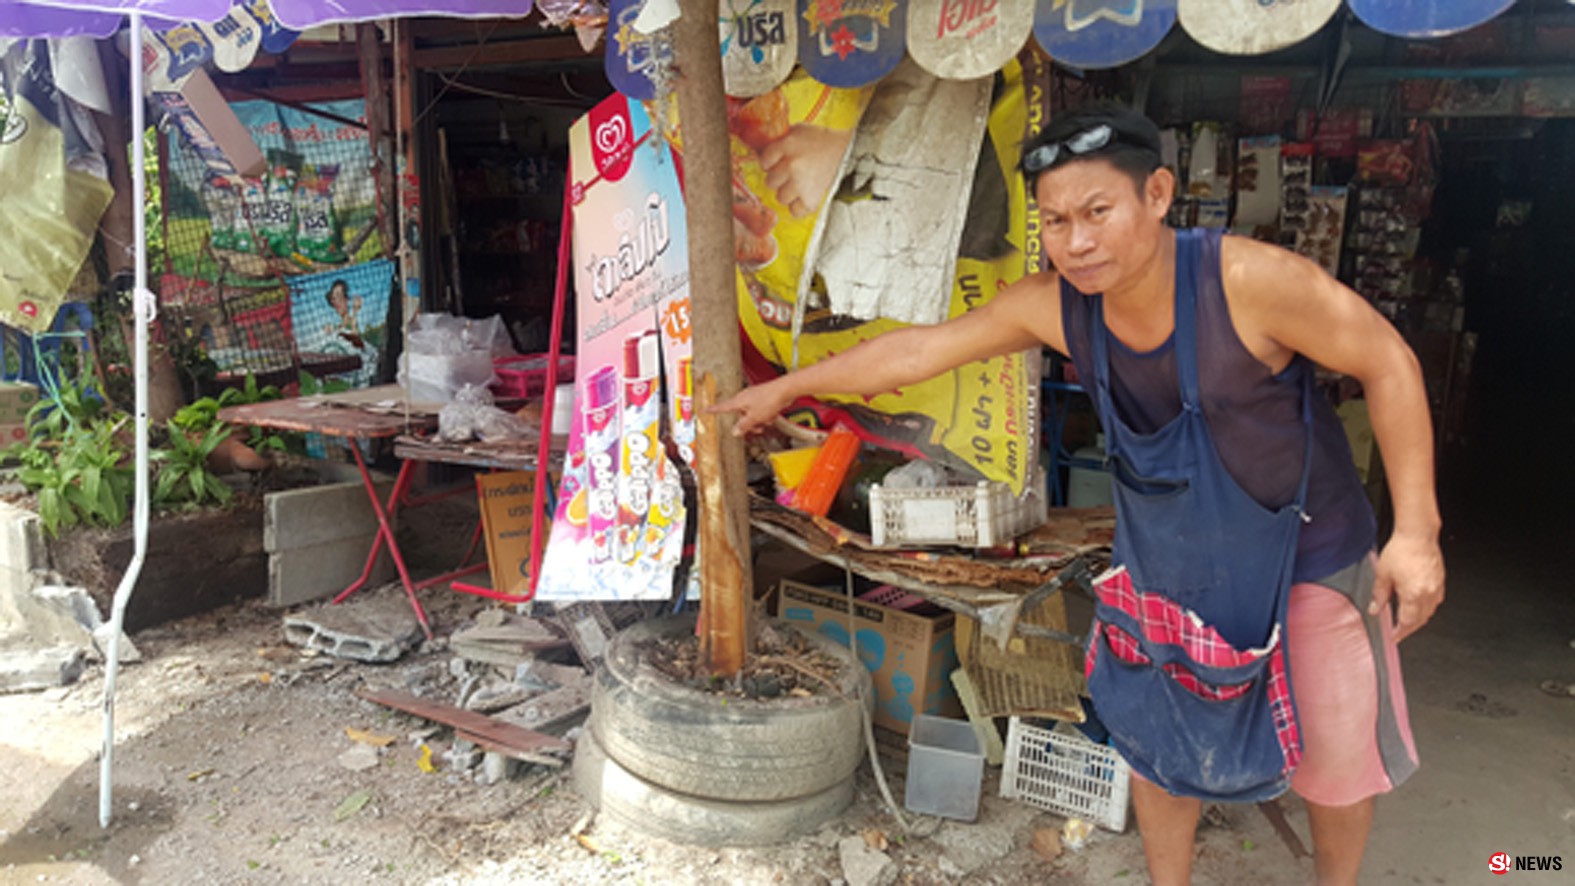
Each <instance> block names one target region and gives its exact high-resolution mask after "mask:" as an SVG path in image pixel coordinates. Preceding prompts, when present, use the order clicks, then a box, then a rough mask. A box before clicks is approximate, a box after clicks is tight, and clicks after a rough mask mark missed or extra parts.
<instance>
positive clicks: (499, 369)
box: [492, 354, 574, 400]
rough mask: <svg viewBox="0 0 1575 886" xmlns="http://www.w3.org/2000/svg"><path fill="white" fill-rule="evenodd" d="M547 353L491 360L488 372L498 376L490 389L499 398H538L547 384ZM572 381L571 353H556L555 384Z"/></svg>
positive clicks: (572, 365) (572, 363)
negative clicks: (490, 369)
mask: <svg viewBox="0 0 1575 886" xmlns="http://www.w3.org/2000/svg"><path fill="white" fill-rule="evenodd" d="M550 357H551V355H550V354H521V355H520V356H517V357H498V358H496V359H494V360H493V361H492V372H493V374H494V375H496V376H497V377H498V380H497V382H495V383H494V384H493V385H492V392H493V393H494V394H496V395H497V396H499V397H514V398H519V399H522V400H523V399H529V398H531V397H540V396H541V394H542V392H543V391H544V390H546V387H547V362H548V360H549V359H550ZM573 381H574V356H573V355H572V354H560V355H558V383H559V384H569V383H572V382H573Z"/></svg>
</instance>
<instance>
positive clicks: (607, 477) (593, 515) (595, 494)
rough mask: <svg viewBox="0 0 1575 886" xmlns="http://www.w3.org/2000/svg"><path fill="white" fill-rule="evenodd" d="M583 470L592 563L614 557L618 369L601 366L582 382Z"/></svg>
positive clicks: (616, 507)
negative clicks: (583, 388) (585, 480)
mask: <svg viewBox="0 0 1575 886" xmlns="http://www.w3.org/2000/svg"><path fill="white" fill-rule="evenodd" d="M584 396H585V467H586V472H587V474H588V475H589V478H590V484H589V487H588V488H589V495H588V496H587V499H586V501H587V504H588V505H589V507H588V510H589V512H590V513H589V515H588V520H587V522H588V523H589V525H590V530H591V562H592V563H605V562H607V561H608V560H611V559H612V558H613V553H614V551H615V543H614V538H615V533H616V531H617V528H618V443H619V439H618V434H619V423H618V369H617V367H615V366H602V367H600V368H599V369H597V370H596V371H595V372H593V373H591V375H590V377H589V378H587V379H586V380H585V394H584Z"/></svg>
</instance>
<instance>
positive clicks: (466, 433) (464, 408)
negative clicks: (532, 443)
mask: <svg viewBox="0 0 1575 886" xmlns="http://www.w3.org/2000/svg"><path fill="white" fill-rule="evenodd" d="M534 430H536V429H535V428H532V427H531V426H530V424H529V423H527V422H525V421H524V420H523V419H521V418H520V417H519V416H517V415H514V414H513V413H511V412H507V411H505V410H502V409H499V408H497V407H496V406H494V405H492V393H491V392H490V391H488V390H487V389H486V388H485V387H480V386H477V385H463V386H461V387H460V388H459V390H458V391H457V392H456V393H455V394H454V400H453V402H451V403H449V404H448V405H447V406H444V407H443V408H442V409H441V410H440V411H439V412H438V432H437V437H438V439H439V440H441V441H443V442H445V443H467V442H469V441H471V440H476V439H480V440H482V441H489V442H490V441H493V440H512V439H519V438H523V437H527V436H529V435H530V434H531V432H532V431H534Z"/></svg>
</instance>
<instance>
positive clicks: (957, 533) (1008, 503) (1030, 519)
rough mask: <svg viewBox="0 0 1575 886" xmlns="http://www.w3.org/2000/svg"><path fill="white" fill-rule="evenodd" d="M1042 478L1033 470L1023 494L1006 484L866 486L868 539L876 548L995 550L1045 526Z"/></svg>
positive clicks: (986, 482)
mask: <svg viewBox="0 0 1575 886" xmlns="http://www.w3.org/2000/svg"><path fill="white" fill-rule="evenodd" d="M1047 515H1048V511H1047V503H1046V501H1045V478H1044V475H1043V474H1042V473H1041V472H1040V471H1038V470H1035V471H1034V472H1033V474H1032V475H1030V477H1029V479H1028V485H1027V487H1026V488H1025V489H1024V490H1023V494H1022V495H1013V494H1012V489H1011V487H1010V486H1007V485H1006V484H1005V483H993V482H989V481H984V480H981V481H979V482H978V483H977V484H975V485H973V486H943V487H938V488H930V489H886V488H883V487H882V486H880V485H879V484H877V485H875V486H872V487H871V488H870V535H871V536H872V541H873V542H874V543H875V546H876V547H878V548H882V547H902V546H912V545H960V546H962V547H975V548H993V547H996V546H998V545H1006V544H1011V543H1012V541H1014V540H1015V539H1016V538H1017V536H1019V535H1022V534H1023V533H1024V532H1027V531H1028V530H1030V529H1034V528H1036V527H1038V526H1039V525H1041V524H1043V523H1044V522H1045V518H1046V516H1047Z"/></svg>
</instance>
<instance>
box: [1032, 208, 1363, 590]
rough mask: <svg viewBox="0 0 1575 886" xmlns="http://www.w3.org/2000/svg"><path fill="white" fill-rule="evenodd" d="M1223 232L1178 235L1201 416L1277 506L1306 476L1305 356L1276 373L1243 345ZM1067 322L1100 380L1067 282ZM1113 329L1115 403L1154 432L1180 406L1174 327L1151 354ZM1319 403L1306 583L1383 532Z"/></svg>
mask: <svg viewBox="0 0 1575 886" xmlns="http://www.w3.org/2000/svg"><path fill="white" fill-rule="evenodd" d="M1220 238H1221V232H1220V231H1218V230H1202V229H1200V230H1195V231H1182V232H1177V237H1176V249H1177V253H1178V254H1177V261H1176V265H1177V268H1178V277H1177V279H1176V287H1177V289H1178V291H1179V289H1180V288H1181V287H1183V286H1190V287H1194V288H1195V292H1196V299H1197V336H1198V380H1199V388H1200V391H1201V395H1202V398H1203V415H1204V417H1205V419H1206V420H1207V422H1208V426H1209V432H1210V435H1211V436H1212V437H1213V438H1214V443H1215V447H1216V448H1217V450H1218V452H1219V456H1220V461H1221V462H1222V463H1223V464H1224V466H1225V468H1226V470H1227V471H1229V473H1230V475H1231V477H1232V478H1233V479H1235V481H1236V482H1237V483H1238V484H1240V485H1241V487H1242V489H1243V490H1244V491H1245V492H1247V494H1249V495H1251V496H1252V497H1253V498H1254V499H1256V500H1257V502H1258V503H1259V504H1261V505H1263V506H1264V507H1265V508H1269V509H1271V510H1272V509H1278V508H1281V507H1283V506H1285V505H1287V504H1289V503H1290V502H1291V501H1292V499H1293V498H1294V497H1295V494H1296V487H1297V484H1298V481H1299V480H1300V478H1301V472H1302V459H1303V457H1304V455H1303V453H1304V451H1305V447H1306V428H1305V426H1304V425H1303V424H1302V420H1301V390H1302V387H1301V384H1300V382H1299V376H1298V374H1297V371H1296V370H1297V368H1298V367H1297V365H1296V363H1297V362H1298V361H1302V360H1304V359H1305V358H1303V357H1301V356H1297V357H1296V358H1295V360H1293V361H1292V364H1291V365H1290V366H1288V367H1286V369H1285V370H1284V371H1282V372H1280V373H1277V374H1276V373H1272V372H1270V371H1269V368H1268V367H1267V366H1264V365H1263V363H1261V362H1259V360H1258V359H1257V358H1256V357H1254V356H1253V355H1252V352H1250V351H1248V350H1247V346H1246V345H1245V344H1243V343H1242V341H1241V337H1240V336H1238V335H1237V334H1236V327H1235V325H1234V324H1233V323H1232V322H1231V318H1230V307H1229V305H1228V304H1227V302H1226V301H1225V287H1224V284H1223V283H1222V281H1221V276H1220ZM1182 249H1195V250H1198V255H1197V259H1198V260H1197V261H1196V262H1195V264H1194V266H1195V267H1196V268H1197V272H1196V274H1195V275H1194V279H1191V280H1183V279H1181V278H1180V276H1179V269H1180V268H1181V266H1182V264H1183V263H1182V262H1181V260H1180V258H1181V257H1180V250H1182ZM1061 320H1062V325H1063V328H1064V330H1065V332H1066V343H1067V349H1068V350H1069V351H1071V357H1072V360H1073V363H1074V364H1075V365H1076V366H1077V371H1078V375H1079V376H1080V377H1081V378H1083V379H1093V378H1094V366H1093V362H1092V361H1093V359H1094V357H1093V343H1092V341H1091V339H1090V337H1089V336H1090V331H1089V330H1090V299H1089V298H1088V297H1086V296H1084V295H1082V294H1081V293H1079V292H1078V291H1077V290H1075V289H1073V288H1072V287H1071V285H1070V284H1068V283H1067V282H1066V281H1064V280H1063V281H1062V283H1061ZM1106 335H1107V340H1108V343H1109V354H1110V358H1109V359H1110V373H1111V381H1110V393H1111V400H1112V401H1113V402H1114V405H1115V409H1116V411H1117V412H1119V413H1120V415H1121V418H1122V420H1124V421H1125V422H1126V423H1127V425H1128V426H1130V427H1131V428H1132V429H1133V430H1134V431H1137V432H1139V433H1152V432H1154V431H1155V430H1157V429H1159V428H1160V427H1162V426H1163V425H1164V424H1165V423H1166V422H1169V421H1170V420H1171V419H1172V418H1174V417H1175V416H1176V415H1177V414H1179V413H1180V412H1181V395H1180V387H1179V383H1178V377H1177V371H1176V349H1175V333H1174V332H1172V333H1171V337H1170V338H1168V339H1166V341H1165V343H1164V344H1162V345H1160V346H1159V347H1158V348H1155V349H1154V350H1152V351H1147V352H1138V351H1135V350H1133V349H1131V348H1128V347H1127V346H1126V345H1124V344H1122V343H1121V341H1120V340H1119V339H1117V338H1116V337H1115V336H1114V335H1109V334H1108V333H1107V334H1106ZM1310 368H1311V367H1309V370H1310ZM1312 407H1313V441H1312V474H1311V477H1310V479H1309V481H1308V488H1307V502H1306V505H1305V510H1306V513H1307V515H1308V517H1310V518H1311V519H1310V522H1308V523H1307V524H1306V525H1304V526H1303V527H1302V530H1301V534H1300V537H1299V541H1298V543H1297V552H1296V565H1295V572H1294V579H1295V580H1296V581H1298V582H1301V581H1315V580H1317V579H1321V578H1325V577H1327V576H1330V575H1333V574H1334V573H1336V572H1339V571H1340V570H1341V569H1344V568H1345V567H1347V566H1349V565H1351V564H1352V563H1355V562H1356V561H1357V560H1359V559H1360V558H1362V557H1363V556H1365V555H1366V554H1367V552H1368V551H1370V550H1372V548H1373V544H1374V541H1375V538H1376V535H1377V527H1376V521H1375V520H1374V517H1373V511H1372V508H1371V507H1370V506H1369V504H1368V502H1367V496H1366V493H1365V491H1364V490H1363V489H1362V484H1361V478H1360V477H1359V476H1358V475H1357V473H1356V467H1355V464H1354V460H1353V459H1352V456H1351V449H1350V444H1349V443H1348V442H1347V440H1346V437H1345V431H1344V429H1343V428H1342V427H1341V426H1340V420H1339V418H1338V417H1337V416H1336V415H1335V413H1334V409H1333V407H1331V406H1330V405H1329V403H1328V401H1327V400H1325V399H1324V398H1322V397H1318V398H1315V402H1314V403H1313V404H1312Z"/></svg>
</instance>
